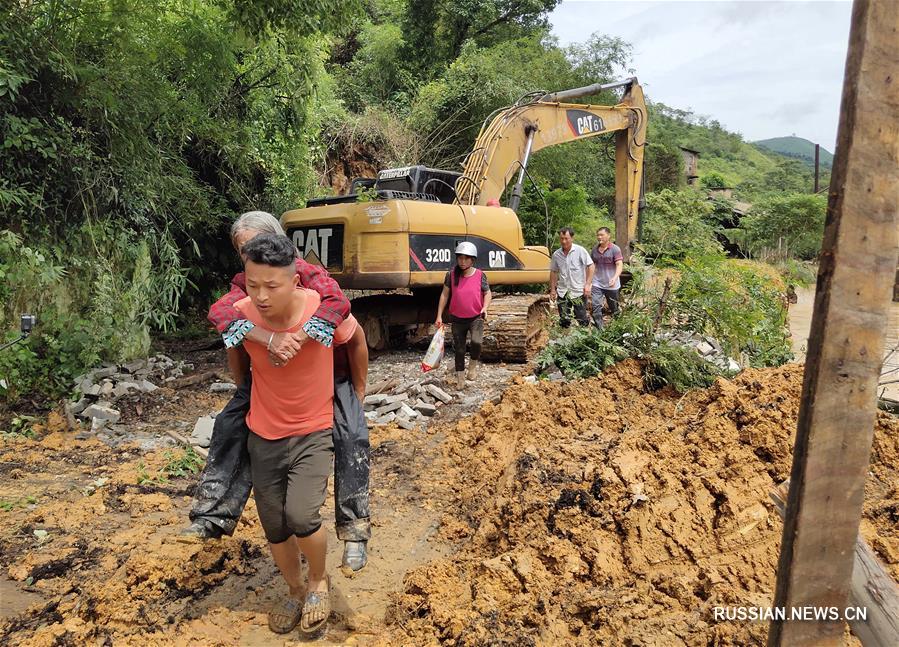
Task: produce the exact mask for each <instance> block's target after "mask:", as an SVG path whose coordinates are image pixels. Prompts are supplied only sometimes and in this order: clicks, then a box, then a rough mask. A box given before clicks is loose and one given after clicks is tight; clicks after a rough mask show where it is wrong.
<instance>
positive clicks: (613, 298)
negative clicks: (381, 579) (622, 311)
mask: <svg viewBox="0 0 899 647" xmlns="http://www.w3.org/2000/svg"><path fill="white" fill-rule="evenodd" d="M619 292H621V290H603V291H602V293H603V294H604V295H605V297H606V300H607V301H608V302H609V311H610V312H611V313H612V316H613V317H614V316H615V315H616V314H618V294H619Z"/></svg>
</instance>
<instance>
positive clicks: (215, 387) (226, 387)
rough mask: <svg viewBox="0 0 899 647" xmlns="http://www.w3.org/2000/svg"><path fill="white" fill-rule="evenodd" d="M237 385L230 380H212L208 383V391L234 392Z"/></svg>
mask: <svg viewBox="0 0 899 647" xmlns="http://www.w3.org/2000/svg"><path fill="white" fill-rule="evenodd" d="M236 390H237V385H236V384H232V383H231V382H213V383H212V384H210V385H209V392H210V393H234V392H235V391H236Z"/></svg>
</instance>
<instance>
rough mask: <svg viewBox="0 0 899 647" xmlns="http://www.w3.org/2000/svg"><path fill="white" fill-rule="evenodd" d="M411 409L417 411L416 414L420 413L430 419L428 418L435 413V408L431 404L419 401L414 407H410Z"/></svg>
mask: <svg viewBox="0 0 899 647" xmlns="http://www.w3.org/2000/svg"><path fill="white" fill-rule="evenodd" d="M412 408H413V409H415V410H416V411H418V413H420V414H421V415H423V416H429V417H430V416H433V415H434V414H435V413H437V407H435V406H434V405H433V404H428V403H427V402H422V401H421V400H419V401H418V402H416V403H415V404H414V405H412Z"/></svg>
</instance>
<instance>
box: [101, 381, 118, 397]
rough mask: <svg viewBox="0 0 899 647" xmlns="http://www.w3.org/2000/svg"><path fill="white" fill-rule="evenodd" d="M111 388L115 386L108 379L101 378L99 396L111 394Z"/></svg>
mask: <svg viewBox="0 0 899 647" xmlns="http://www.w3.org/2000/svg"><path fill="white" fill-rule="evenodd" d="M113 389H115V387H114V386H113V384H112V382H110V381H109V380H103V384H101V385H100V397H104V396H107V395H111V394H112V391H113Z"/></svg>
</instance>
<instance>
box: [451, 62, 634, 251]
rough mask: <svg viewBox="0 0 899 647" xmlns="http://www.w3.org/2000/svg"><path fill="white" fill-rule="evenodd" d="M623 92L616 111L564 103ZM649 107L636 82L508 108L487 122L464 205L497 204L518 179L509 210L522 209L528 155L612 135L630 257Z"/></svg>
mask: <svg viewBox="0 0 899 647" xmlns="http://www.w3.org/2000/svg"><path fill="white" fill-rule="evenodd" d="M615 87H624V88H625V91H624V95H623V96H622V98H621V101H620V102H619V103H618V104H616V105H614V106H594V105H589V104H574V103H566V101H567V100H569V99H575V98H578V97H582V96H588V95H591V94H596V93H597V92H600V91H601V90H606V89H610V88H615ZM646 122H647V118H646V103H645V101H644V98H643V90H642V88H641V87H640V85H639V83H637V79H636V78H631V79H628V80H627V81H623V82H620V83H610V84H606V85H602V84H596V85H590V86H587V87H583V88H575V89H573V90H565V91H562V92H556V93H551V94H546V95H543V96H541V97H539V98H536V99H533V100H531V101H528V102H520V103H518V104H516V105H514V106H511V107H509V108H505V109H503V110H501V111H499V112H498V113H496V114H495V116H493V118H492V119H489V118H488V120H487V121H486V122H485V125H484V126H483V127H482V128H481V132H480V134H479V135H478V138H477V141H476V142H475V147H474V149H473V150H472V152H471V153H470V154H469V155H468V157H467V159H466V162H465V171H464V173H463V174H462V176H461V177H460V178H459V179H458V180H457V181H456V195H457V201H458V202H459V203H460V204H471V205H485V204H487V202H488V200H498V199H499V198H500V197H501V196H502V195H503V193H504V192H505V190H506V187H507V186H508V185H509V183H510V182H511V181H512V179H513V178H514V177H515V176H516V175H517V176H518V179H517V181H516V183H515V185H514V186H513V188H512V193H511V196H510V199H509V201H508V206H509V207H510V208H511V209H513V210H517V209H518V204H519V201H520V199H521V193H522V188H523V183H524V177H525V169H526V168H527V164H528V160H529V159H530V156H531V155H533V154H534V153H535V152H537V151H539V150H540V149H543V148H547V147H549V146H556V145H557V144H566V143H568V142H572V141H577V140H579V139H587V138H589V137H596V136H598V135H604V134H606V133H612V132H614V133H615V134H616V135H615V242H616V244H617V245H618V246H619V247H620V248H621V251H622V253H623V254H624V255H625V257H626V258H627V257H628V256H629V255H630V243H631V242H632V241H635V240H636V235H637V224H638V217H639V210H640V198H641V187H642V183H643V148H644V144H645V142H646Z"/></svg>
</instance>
